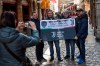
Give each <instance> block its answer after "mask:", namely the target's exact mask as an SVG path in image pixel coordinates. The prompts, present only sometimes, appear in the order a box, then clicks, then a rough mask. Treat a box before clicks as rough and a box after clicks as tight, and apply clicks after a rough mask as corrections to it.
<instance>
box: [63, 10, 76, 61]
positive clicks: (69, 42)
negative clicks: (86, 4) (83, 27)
mask: <svg viewBox="0 0 100 66" xmlns="http://www.w3.org/2000/svg"><path fill="white" fill-rule="evenodd" d="M63 16H64V19H70V16H69V12H64V13H63ZM72 29H74V27H73V28H72ZM66 30H67V29H66ZM65 44H66V56H65V57H64V59H70V58H71V60H74V53H75V39H74V38H73V39H65ZM70 47H71V49H70ZM70 50H71V55H70Z"/></svg>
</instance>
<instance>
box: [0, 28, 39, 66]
mask: <svg viewBox="0 0 100 66" xmlns="http://www.w3.org/2000/svg"><path fill="white" fill-rule="evenodd" d="M38 42H39V35H38V31H37V30H34V31H32V36H26V35H24V34H22V33H19V32H18V31H17V30H15V29H14V28H10V27H4V28H0V66H22V65H21V63H20V62H18V61H17V60H16V59H15V58H14V57H13V56H12V55H11V54H10V53H9V52H8V51H7V50H6V49H5V47H4V46H3V43H5V44H7V46H8V47H9V49H10V50H12V52H14V53H15V54H16V55H18V56H19V57H20V58H22V59H23V60H25V57H26V56H25V50H26V48H27V47H32V46H34V45H37V44H38Z"/></svg>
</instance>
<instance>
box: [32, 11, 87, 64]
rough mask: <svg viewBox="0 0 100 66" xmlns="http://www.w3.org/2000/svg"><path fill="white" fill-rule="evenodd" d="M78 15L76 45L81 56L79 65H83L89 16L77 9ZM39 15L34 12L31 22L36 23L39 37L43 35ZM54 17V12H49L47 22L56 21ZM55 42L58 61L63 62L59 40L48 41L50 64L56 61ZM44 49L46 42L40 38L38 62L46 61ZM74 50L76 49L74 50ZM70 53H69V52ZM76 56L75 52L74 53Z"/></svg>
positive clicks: (37, 50)
mask: <svg viewBox="0 0 100 66" xmlns="http://www.w3.org/2000/svg"><path fill="white" fill-rule="evenodd" d="M76 14H77V17H76V18H75V20H76V21H75V23H76V27H75V28H76V36H75V38H74V39H75V40H76V45H77V47H78V49H79V52H80V54H79V56H78V57H77V58H79V61H78V63H79V64H82V63H84V62H85V39H86V38H87V35H88V16H87V14H86V12H85V11H84V10H83V9H77V10H76ZM37 15H38V14H37V13H36V12H33V16H32V18H31V21H33V22H35V24H36V27H37V30H38V31H39V35H40V33H41V30H40V19H39V18H38V16H37ZM54 19H55V18H54V15H53V11H51V10H50V11H48V12H47V17H46V18H45V20H54ZM53 42H54V44H55V46H56V53H57V57H58V61H60V62H61V61H63V60H62V58H61V55H60V47H59V40H56V41H55V40H54V41H48V45H49V48H50V56H51V59H50V60H49V61H50V62H51V61H53V60H54V50H53ZM43 48H44V42H43V40H42V39H41V37H40V42H39V44H38V45H37V46H36V57H37V61H38V62H41V61H42V60H45V61H46V59H45V58H44V57H43ZM73 50H74V49H73ZM67 53H68V52H67ZM73 55H74V52H73ZM73 55H72V60H74V56H73ZM67 58H69V56H67V57H66V56H65V59H67Z"/></svg>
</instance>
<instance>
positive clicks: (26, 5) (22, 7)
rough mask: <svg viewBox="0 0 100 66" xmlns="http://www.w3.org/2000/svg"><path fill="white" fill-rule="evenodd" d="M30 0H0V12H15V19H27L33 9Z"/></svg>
mask: <svg viewBox="0 0 100 66" xmlns="http://www.w3.org/2000/svg"><path fill="white" fill-rule="evenodd" d="M33 8H34V7H33V1H32V0H0V14H1V13H2V12H4V11H13V12H15V13H16V19H17V21H28V20H29V19H30V16H31V15H32V11H33Z"/></svg>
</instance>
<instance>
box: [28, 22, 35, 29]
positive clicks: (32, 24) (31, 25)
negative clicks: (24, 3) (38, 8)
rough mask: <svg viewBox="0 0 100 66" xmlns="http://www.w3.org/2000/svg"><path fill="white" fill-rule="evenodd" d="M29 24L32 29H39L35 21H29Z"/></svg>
mask: <svg viewBox="0 0 100 66" xmlns="http://www.w3.org/2000/svg"><path fill="white" fill-rule="evenodd" d="M29 24H30V27H31V29H32V30H37V29H36V25H35V23H34V22H32V21H29Z"/></svg>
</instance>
